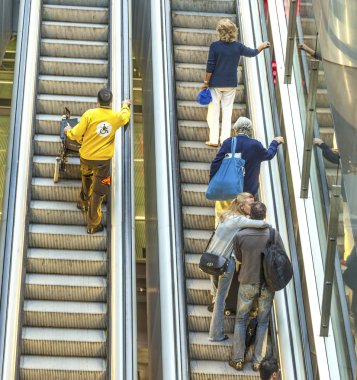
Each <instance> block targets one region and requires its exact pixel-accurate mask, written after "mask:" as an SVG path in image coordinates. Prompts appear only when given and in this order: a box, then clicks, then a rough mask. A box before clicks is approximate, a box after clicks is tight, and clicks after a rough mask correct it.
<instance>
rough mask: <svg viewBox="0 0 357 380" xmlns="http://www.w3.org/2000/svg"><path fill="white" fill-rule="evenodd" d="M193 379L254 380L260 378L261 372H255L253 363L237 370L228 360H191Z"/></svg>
mask: <svg viewBox="0 0 357 380" xmlns="http://www.w3.org/2000/svg"><path fill="white" fill-rule="evenodd" d="M191 379H192V380H207V379H212V380H213V379H219V380H253V379H257V380H258V379H260V376H259V373H258V372H254V371H253V369H252V365H251V363H246V364H245V365H244V370H243V371H241V372H238V371H236V370H235V369H233V368H232V367H230V366H229V365H228V362H222V361H217V360H191Z"/></svg>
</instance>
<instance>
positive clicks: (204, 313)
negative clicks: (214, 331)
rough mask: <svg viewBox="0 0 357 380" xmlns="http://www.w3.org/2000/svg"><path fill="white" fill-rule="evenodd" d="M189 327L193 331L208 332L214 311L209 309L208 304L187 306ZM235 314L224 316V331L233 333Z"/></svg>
mask: <svg viewBox="0 0 357 380" xmlns="http://www.w3.org/2000/svg"><path fill="white" fill-rule="evenodd" d="M187 318H188V329H189V331H192V332H205V333H206V334H208V331H209V327H210V323H211V319H212V313H211V312H209V311H208V310H207V305H188V306H187ZM234 323H235V316H234V315H233V316H229V317H225V318H224V332H225V333H230V334H233V332H234Z"/></svg>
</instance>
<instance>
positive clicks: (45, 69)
mask: <svg viewBox="0 0 357 380" xmlns="http://www.w3.org/2000/svg"><path fill="white" fill-rule="evenodd" d="M108 67H109V66H108V61H107V60H105V59H87V58H64V57H40V67H39V73H40V74H42V75H63V76H74V77H75V76H81V77H95V78H107V77H108Z"/></svg>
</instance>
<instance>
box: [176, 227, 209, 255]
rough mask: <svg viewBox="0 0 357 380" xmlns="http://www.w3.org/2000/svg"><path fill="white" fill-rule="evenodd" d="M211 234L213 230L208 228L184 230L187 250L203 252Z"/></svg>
mask: <svg viewBox="0 0 357 380" xmlns="http://www.w3.org/2000/svg"><path fill="white" fill-rule="evenodd" d="M211 235H212V231H207V230H184V231H183V236H184V245H185V252H192V253H203V251H204V250H205V249H206V246H207V243H208V240H209V239H210V237H211Z"/></svg>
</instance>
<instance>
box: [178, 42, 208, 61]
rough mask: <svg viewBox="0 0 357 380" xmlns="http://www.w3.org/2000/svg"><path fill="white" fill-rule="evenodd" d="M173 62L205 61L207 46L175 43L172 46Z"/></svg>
mask: <svg viewBox="0 0 357 380" xmlns="http://www.w3.org/2000/svg"><path fill="white" fill-rule="evenodd" d="M174 56H175V63H176V64H177V63H195V64H204V65H206V63H207V57H208V47H207V46H188V45H175V46H174Z"/></svg>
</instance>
